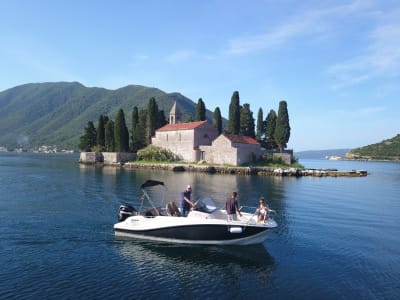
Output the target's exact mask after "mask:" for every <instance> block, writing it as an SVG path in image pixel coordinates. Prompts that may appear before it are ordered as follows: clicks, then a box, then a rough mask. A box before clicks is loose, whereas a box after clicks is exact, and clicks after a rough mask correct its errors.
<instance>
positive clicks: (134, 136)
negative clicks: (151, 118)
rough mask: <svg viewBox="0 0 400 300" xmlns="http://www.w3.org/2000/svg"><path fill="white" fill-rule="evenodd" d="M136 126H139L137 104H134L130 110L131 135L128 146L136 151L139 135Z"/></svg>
mask: <svg viewBox="0 0 400 300" xmlns="http://www.w3.org/2000/svg"><path fill="white" fill-rule="evenodd" d="M138 126H139V110H138V108H137V106H135V107H134V108H133V111H132V136H131V147H130V150H131V151H132V152H137V150H139V149H138V144H139V143H138V142H139V141H138V139H139V136H138V134H137V129H138Z"/></svg>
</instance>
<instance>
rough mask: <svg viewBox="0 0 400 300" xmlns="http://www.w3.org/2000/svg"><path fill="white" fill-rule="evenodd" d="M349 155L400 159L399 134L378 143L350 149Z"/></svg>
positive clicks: (379, 158) (364, 157)
mask: <svg viewBox="0 0 400 300" xmlns="http://www.w3.org/2000/svg"><path fill="white" fill-rule="evenodd" d="M350 155H351V156H352V157H353V158H359V159H376V160H400V134H398V135H396V136H395V137H393V138H391V139H388V140H384V141H382V142H380V143H376V144H372V145H368V146H365V147H360V148H356V149H352V150H351V151H350Z"/></svg>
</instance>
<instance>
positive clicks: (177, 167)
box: [120, 162, 368, 177]
mask: <svg viewBox="0 0 400 300" xmlns="http://www.w3.org/2000/svg"><path fill="white" fill-rule="evenodd" d="M120 166H121V167H124V168H130V169H151V170H165V171H173V172H203V173H208V174H233V175H259V176H279V177H302V176H314V177H327V176H329V177H363V176H367V175H368V172H367V171H365V170H352V171H338V170H336V169H325V170H324V169H298V168H288V169H285V168H271V167H228V166H205V165H196V164H147V163H146V164H141V163H137V162H135V163H130V162H128V163H125V164H121V165H120Z"/></svg>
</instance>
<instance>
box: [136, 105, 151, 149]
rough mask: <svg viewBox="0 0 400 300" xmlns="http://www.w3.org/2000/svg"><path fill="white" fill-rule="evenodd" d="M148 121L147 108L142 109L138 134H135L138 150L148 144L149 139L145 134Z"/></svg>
mask: <svg viewBox="0 0 400 300" xmlns="http://www.w3.org/2000/svg"><path fill="white" fill-rule="evenodd" d="M146 122H147V110H146V109H141V110H140V111H139V123H138V126H137V128H136V135H135V139H136V141H137V145H136V149H137V150H139V149H142V148H144V147H146V146H147V145H148V144H147V139H146V136H145V132H146ZM137 150H136V151H137Z"/></svg>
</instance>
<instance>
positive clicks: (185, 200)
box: [181, 185, 194, 217]
mask: <svg viewBox="0 0 400 300" xmlns="http://www.w3.org/2000/svg"><path fill="white" fill-rule="evenodd" d="M191 197H192V187H191V186H190V185H188V186H187V187H186V190H185V191H184V192H183V193H182V201H181V212H182V217H187V215H188V213H189V211H190V208H191V207H194V203H193V202H192V201H191Z"/></svg>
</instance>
